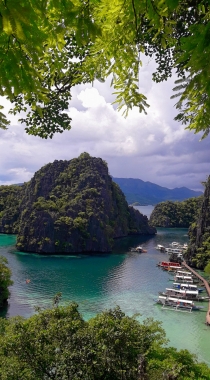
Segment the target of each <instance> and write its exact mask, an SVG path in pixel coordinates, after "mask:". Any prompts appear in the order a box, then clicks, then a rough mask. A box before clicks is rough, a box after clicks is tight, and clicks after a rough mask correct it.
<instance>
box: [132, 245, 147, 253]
mask: <svg viewBox="0 0 210 380" xmlns="http://www.w3.org/2000/svg"><path fill="white" fill-rule="evenodd" d="M131 252H138V253H146V252H147V250H146V249H144V248H143V247H142V246H140V245H138V247H136V248H131Z"/></svg>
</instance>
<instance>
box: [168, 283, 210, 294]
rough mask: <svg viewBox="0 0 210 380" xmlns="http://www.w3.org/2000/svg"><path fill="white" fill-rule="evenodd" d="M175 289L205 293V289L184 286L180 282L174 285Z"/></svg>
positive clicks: (189, 285) (195, 286)
mask: <svg viewBox="0 0 210 380" xmlns="http://www.w3.org/2000/svg"><path fill="white" fill-rule="evenodd" d="M173 288H175V289H188V290H198V293H201V292H203V291H204V288H198V287H197V285H194V284H184V283H179V282H174V283H173Z"/></svg>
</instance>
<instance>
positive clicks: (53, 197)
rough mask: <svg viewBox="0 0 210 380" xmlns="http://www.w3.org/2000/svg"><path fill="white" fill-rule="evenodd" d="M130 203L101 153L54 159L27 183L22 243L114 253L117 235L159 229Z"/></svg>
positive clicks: (29, 247) (41, 248)
mask: <svg viewBox="0 0 210 380" xmlns="http://www.w3.org/2000/svg"><path fill="white" fill-rule="evenodd" d="M155 233H156V229H155V228H153V227H151V226H149V224H148V219H147V217H146V216H143V215H142V214H141V213H140V212H139V211H137V210H135V209H133V208H132V207H129V206H128V204H127V202H126V199H125V196H124V194H123V193H122V191H121V190H120V188H119V186H118V185H117V184H116V183H114V182H113V181H112V178H111V176H110V175H109V173H108V167H107V164H106V163H105V161H103V160H102V159H101V158H95V157H91V156H90V155H89V154H87V153H83V154H81V155H80V156H79V158H75V159H72V160H70V161H54V162H53V163H51V164H48V165H46V166H44V167H42V168H41V169H40V170H39V171H37V172H36V173H35V175H34V177H33V178H32V179H31V181H30V182H28V183H27V184H26V185H25V187H24V194H23V198H22V202H21V204H20V208H19V230H18V237H17V248H18V249H19V250H21V251H27V252H37V253H73V252H74V253H75V252H110V251H111V250H112V246H113V241H114V239H115V238H120V237H123V236H127V235H128V234H155Z"/></svg>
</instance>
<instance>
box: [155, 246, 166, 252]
mask: <svg viewBox="0 0 210 380" xmlns="http://www.w3.org/2000/svg"><path fill="white" fill-rule="evenodd" d="M156 249H158V250H159V251H161V252H165V250H166V248H165V247H164V245H161V244H158V245H157V247H156Z"/></svg>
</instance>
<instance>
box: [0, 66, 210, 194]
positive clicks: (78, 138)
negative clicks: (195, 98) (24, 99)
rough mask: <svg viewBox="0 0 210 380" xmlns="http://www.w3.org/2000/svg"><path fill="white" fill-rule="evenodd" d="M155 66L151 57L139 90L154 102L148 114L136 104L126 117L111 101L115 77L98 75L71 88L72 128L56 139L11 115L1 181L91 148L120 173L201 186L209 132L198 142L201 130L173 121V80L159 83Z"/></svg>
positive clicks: (1, 146) (1, 149)
mask: <svg viewBox="0 0 210 380" xmlns="http://www.w3.org/2000/svg"><path fill="white" fill-rule="evenodd" d="M152 71H154V63H153V62H151V63H150V64H148V65H147V63H146V65H145V66H143V68H142V69H141V75H140V86H141V88H140V90H141V91H142V92H144V93H145V94H146V96H147V97H148V102H149V103H150V108H149V109H148V115H144V114H139V112H138V109H137V108H134V109H133V110H132V111H130V113H129V115H128V117H127V119H125V118H124V117H123V116H122V115H121V113H119V112H117V111H116V109H115V108H116V107H114V106H112V105H111V102H112V101H113V100H114V97H113V95H112V94H111V91H110V81H107V82H106V83H105V84H102V83H99V82H97V81H95V82H94V84H93V86H92V85H90V84H89V85H80V86H77V87H75V88H74V89H73V90H72V95H73V98H72V101H71V102H70V107H69V114H70V116H71V118H72V129H71V130H70V131H68V132H67V131H66V132H64V133H63V134H57V135H55V136H54V137H53V139H52V140H50V139H49V140H41V139H40V138H38V137H34V136H28V135H27V134H26V133H25V132H24V126H23V125H18V121H17V120H18V118H19V116H12V119H11V120H12V125H11V126H10V128H9V130H7V131H3V130H0V173H1V174H0V183H5V184H6V183H17V182H18V183H19V182H24V181H28V180H29V179H30V178H31V177H32V175H33V173H34V172H35V171H36V170H38V169H39V168H40V167H41V166H43V165H44V164H46V163H48V162H52V161H54V160H55V159H58V160H59V159H65V160H69V159H71V158H73V157H77V156H78V155H79V154H80V153H82V152H84V151H86V152H89V153H90V154H91V155H93V156H96V157H102V158H103V159H105V160H106V161H107V163H108V165H109V171H110V174H112V175H113V176H115V177H132V178H141V179H142V180H144V181H150V182H154V183H157V184H159V185H162V186H166V187H170V188H173V187H181V186H186V187H189V188H199V187H200V188H201V185H200V182H201V181H203V180H205V179H206V176H207V174H209V163H210V153H209V141H210V138H209V137H208V138H207V139H205V140H204V141H202V142H199V138H200V136H199V135H194V134H193V133H192V132H189V131H187V130H185V129H184V127H183V126H182V125H180V124H178V123H177V122H175V121H174V119H173V118H174V116H175V115H176V110H175V108H174V101H172V100H171V99H170V94H171V93H172V87H173V81H172V80H171V79H170V80H169V81H168V82H167V83H166V82H164V83H160V84H154V83H153V82H152V81H151V72H152ZM5 104H6V107H7V108H6V110H7V111H8V109H9V104H8V102H5Z"/></svg>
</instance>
